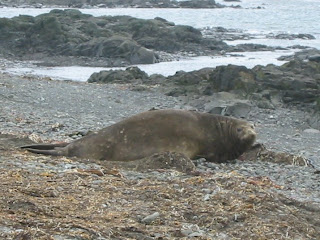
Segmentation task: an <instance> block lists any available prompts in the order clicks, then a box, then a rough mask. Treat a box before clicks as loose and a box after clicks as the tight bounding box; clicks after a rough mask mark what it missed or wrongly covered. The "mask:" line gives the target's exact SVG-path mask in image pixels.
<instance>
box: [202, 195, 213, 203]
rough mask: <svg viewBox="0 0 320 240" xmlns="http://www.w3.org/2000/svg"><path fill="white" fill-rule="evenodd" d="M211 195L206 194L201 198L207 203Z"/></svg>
mask: <svg viewBox="0 0 320 240" xmlns="http://www.w3.org/2000/svg"><path fill="white" fill-rule="evenodd" d="M210 197H211V195H210V194H206V195H205V196H204V198H203V200H204V201H208V200H209V199H210Z"/></svg>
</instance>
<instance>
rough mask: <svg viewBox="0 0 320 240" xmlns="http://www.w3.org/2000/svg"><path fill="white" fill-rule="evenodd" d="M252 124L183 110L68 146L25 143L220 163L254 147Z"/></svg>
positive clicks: (103, 156) (70, 151)
mask: <svg viewBox="0 0 320 240" xmlns="http://www.w3.org/2000/svg"><path fill="white" fill-rule="evenodd" d="M255 138H256V133H255V131H254V127H253V125H252V124H250V123H248V122H246V121H243V120H239V119H234V118H230V117H225V116H220V115H213V114H209V113H200V112H195V111H186V110H173V109H167V110H154V111H147V112H143V113H140V114H137V115H134V116H132V117H129V118H127V119H125V120H123V121H120V122H118V123H116V124H113V125H111V126H109V127H106V128H103V129H101V130H100V131H98V132H97V133H92V134H90V135H87V136H85V137H83V138H81V139H78V140H76V141H74V142H71V143H69V144H68V143H62V144H42V145H29V146H23V147H22V148H24V149H26V150H28V151H30V152H33V153H40V154H47V155H55V156H68V157H79V158H88V159H90V158H91V159H98V160H108V161H131V160H137V159H141V158H144V157H148V156H151V155H152V154H155V153H161V152H176V153H182V154H184V155H185V156H186V157H189V158H191V159H195V158H199V157H204V158H206V159H207V161H215V162H223V161H226V160H232V159H235V158H237V157H239V156H240V155H241V154H242V153H244V152H245V151H246V150H248V149H249V148H250V146H251V145H252V144H253V143H254V141H255Z"/></svg>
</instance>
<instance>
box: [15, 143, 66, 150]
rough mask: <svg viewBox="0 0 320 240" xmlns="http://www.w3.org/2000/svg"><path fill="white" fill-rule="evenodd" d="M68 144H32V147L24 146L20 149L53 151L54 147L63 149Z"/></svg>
mask: <svg viewBox="0 0 320 240" xmlns="http://www.w3.org/2000/svg"><path fill="white" fill-rule="evenodd" d="M68 144H69V143H53V144H50V143H49V144H34V145H26V146H22V147H20V148H23V149H27V150H28V149H35V150H36V149H38V150H53V149H55V148H56V147H65V146H67V145H68Z"/></svg>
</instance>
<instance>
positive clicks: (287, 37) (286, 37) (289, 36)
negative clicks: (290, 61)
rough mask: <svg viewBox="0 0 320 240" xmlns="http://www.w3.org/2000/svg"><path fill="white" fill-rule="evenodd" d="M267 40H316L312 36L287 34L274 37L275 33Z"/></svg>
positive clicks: (268, 36)
mask: <svg viewBox="0 0 320 240" xmlns="http://www.w3.org/2000/svg"><path fill="white" fill-rule="evenodd" d="M267 38H275V39H288V40H294V39H307V40H311V39H316V38H315V37H314V36H313V35H311V34H287V33H281V34H277V35H274V34H273V33H271V34H269V35H267Z"/></svg>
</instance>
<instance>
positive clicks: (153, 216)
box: [141, 212, 160, 224]
mask: <svg viewBox="0 0 320 240" xmlns="http://www.w3.org/2000/svg"><path fill="white" fill-rule="evenodd" d="M159 216H160V213H159V212H155V213H153V214H151V215H149V216H146V217H145V218H144V219H142V220H141V222H142V223H145V224H150V223H152V222H153V221H154V220H155V219H156V218H158V217H159Z"/></svg>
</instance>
